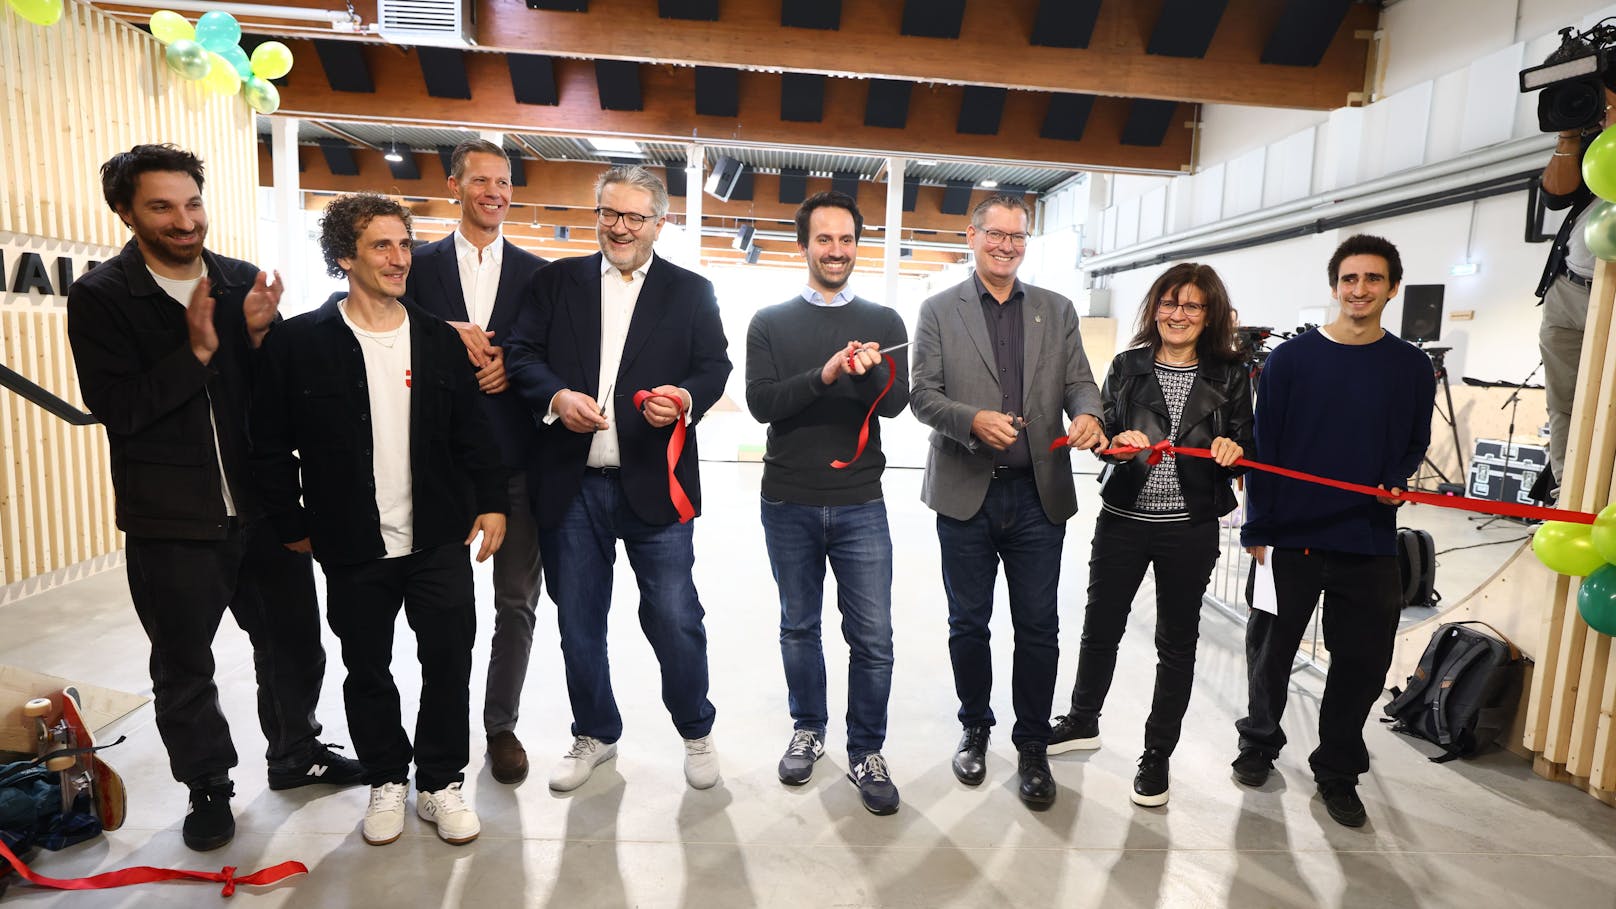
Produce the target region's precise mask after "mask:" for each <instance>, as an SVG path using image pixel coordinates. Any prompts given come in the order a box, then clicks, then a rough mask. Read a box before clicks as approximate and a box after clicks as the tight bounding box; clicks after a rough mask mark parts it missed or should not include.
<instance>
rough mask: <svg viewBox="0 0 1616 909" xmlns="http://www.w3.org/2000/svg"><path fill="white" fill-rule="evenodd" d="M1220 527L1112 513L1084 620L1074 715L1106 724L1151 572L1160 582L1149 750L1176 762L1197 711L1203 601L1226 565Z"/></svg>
mask: <svg viewBox="0 0 1616 909" xmlns="http://www.w3.org/2000/svg"><path fill="white" fill-rule="evenodd" d="M1218 549H1219V547H1218V522H1217V521H1212V520H1207V521H1200V522H1196V523H1191V522H1190V521H1163V522H1154V521H1141V520H1138V519H1136V518H1128V517H1123V516H1122V515H1118V514H1112V513H1111V512H1108V511H1102V512H1100V516H1099V518H1098V519H1097V520H1096V521H1095V522H1094V546H1093V549H1092V555H1091V556H1090V557H1089V603H1088V608H1087V609H1086V610H1084V613H1083V640H1082V643H1081V644H1080V645H1079V647H1078V657H1077V683H1076V684H1075V685H1073V686H1072V715H1073V716H1075V717H1080V718H1082V719H1098V718H1099V716H1100V709H1101V708H1102V707H1104V706H1105V696H1106V693H1107V692H1108V691H1110V690H1111V677H1112V675H1113V674H1114V673H1115V671H1116V668H1117V645H1118V644H1119V643H1121V641H1122V634H1123V631H1124V630H1126V628H1127V627H1128V612H1129V610H1130V609H1132V608H1133V598H1134V595H1135V594H1137V593H1138V592H1139V582H1140V581H1142V580H1144V577H1145V568H1146V567H1147V566H1148V567H1151V568H1152V569H1153V571H1154V574H1155V578H1156V692H1155V695H1154V697H1153V698H1152V700H1151V703H1150V717H1149V718H1148V719H1146V720H1145V747H1146V748H1156V749H1160V750H1161V751H1162V752H1163V753H1165V754H1172V753H1173V749H1174V748H1175V747H1176V746H1177V745H1178V736H1179V731H1180V730H1181V729H1182V727H1183V725H1184V712H1185V711H1186V710H1188V709H1189V706H1190V688H1191V684H1192V683H1193V682H1194V680H1195V645H1196V643H1197V642H1198V641H1199V640H1200V637H1201V595H1202V594H1203V593H1205V592H1206V585H1207V582H1208V581H1209V580H1211V578H1212V566H1213V565H1215V564H1216V563H1217V560H1218Z"/></svg>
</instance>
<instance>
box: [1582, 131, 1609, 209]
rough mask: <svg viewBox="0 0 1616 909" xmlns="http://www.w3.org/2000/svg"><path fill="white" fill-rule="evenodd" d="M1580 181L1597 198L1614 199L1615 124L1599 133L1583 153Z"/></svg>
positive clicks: (1607, 200)
mask: <svg viewBox="0 0 1616 909" xmlns="http://www.w3.org/2000/svg"><path fill="white" fill-rule="evenodd" d="M1582 181H1583V182H1584V183H1587V184H1588V188H1589V189H1591V190H1593V192H1594V195H1596V196H1598V197H1599V198H1601V199H1604V200H1605V201H1606V202H1613V201H1616V126H1613V127H1611V128H1609V129H1607V130H1605V131H1604V132H1602V133H1600V134H1599V138H1597V139H1595V140H1594V141H1593V142H1592V144H1590V145H1589V146H1588V150H1587V151H1586V152H1584V153H1583V155H1582Z"/></svg>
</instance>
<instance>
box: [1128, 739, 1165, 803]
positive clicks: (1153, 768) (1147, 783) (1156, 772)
mask: <svg viewBox="0 0 1616 909" xmlns="http://www.w3.org/2000/svg"><path fill="white" fill-rule="evenodd" d="M1130 798H1132V799H1133V803H1134V804H1135V805H1141V806H1143V807H1145V808H1159V807H1161V806H1162V805H1165V804H1167V755H1165V754H1163V753H1162V752H1161V750H1160V749H1157V748H1146V749H1145V753H1144V754H1143V755H1141V756H1140V758H1139V772H1138V773H1136V774H1134V778H1133V795H1132V796H1130Z"/></svg>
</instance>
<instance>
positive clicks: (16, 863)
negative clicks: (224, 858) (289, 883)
mask: <svg viewBox="0 0 1616 909" xmlns="http://www.w3.org/2000/svg"><path fill="white" fill-rule="evenodd" d="M0 859H5V861H6V863H7V864H9V865H11V868H12V870H14V871H16V872H17V876H18V877H21V878H22V879H23V880H25V881H27V882H29V883H30V884H34V885H36V886H39V887H47V888H50V889H52V890H106V889H108V888H110V887H128V886H130V885H132V884H153V883H157V882H159V881H213V882H215V883H220V884H223V885H224V887H223V888H222V889H221V890H220V891H219V893H220V895H221V896H230V895H232V894H234V893H235V892H236V885H237V884H241V885H244V886H249V887H256V886H261V885H264V884H275V883H279V882H280V881H283V880H285V879H286V878H289V877H291V876H292V875H294V874H308V873H309V868H308V866H307V865H305V864H303V863H302V862H281V863H280V864H279V865H271V866H270V867H268V868H265V869H264V870H262V871H255V872H253V873H252V874H249V875H247V876H246V877H236V868H235V866H234V865H226V866H225V867H224V868H223V869H221V870H219V871H187V870H185V869H181V868H153V867H151V866H150V865H138V866H135V867H133V868H120V869H119V870H117V871H104V872H102V873H100V874H93V875H91V876H89V877H73V878H56V877H46V876H45V875H43V874H38V873H36V872H34V871H33V870H32V869H31V868H29V867H28V866H27V865H25V864H23V862H22V859H19V858H17V856H16V855H15V854H14V853H13V852H12V851H11V850H10V849H8V848H6V844H5V843H4V842H0Z"/></svg>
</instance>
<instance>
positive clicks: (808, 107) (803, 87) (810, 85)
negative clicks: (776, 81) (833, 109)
mask: <svg viewBox="0 0 1616 909" xmlns="http://www.w3.org/2000/svg"><path fill="white" fill-rule="evenodd" d="M780 119H782V120H789V121H791V122H793V123H818V122H819V121H821V120H823V119H825V77H824V76H821V75H819V74H817V73H781V74H780Z"/></svg>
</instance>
